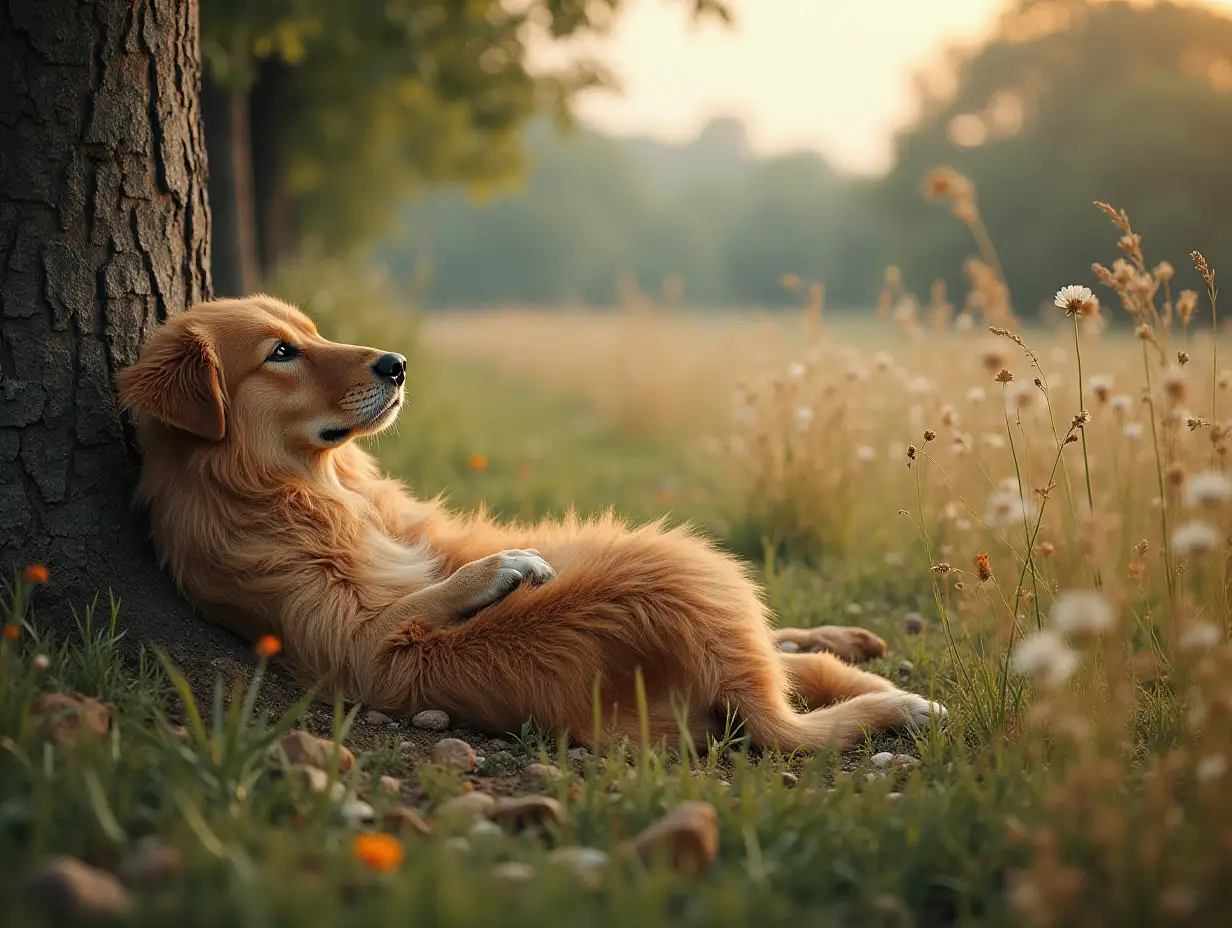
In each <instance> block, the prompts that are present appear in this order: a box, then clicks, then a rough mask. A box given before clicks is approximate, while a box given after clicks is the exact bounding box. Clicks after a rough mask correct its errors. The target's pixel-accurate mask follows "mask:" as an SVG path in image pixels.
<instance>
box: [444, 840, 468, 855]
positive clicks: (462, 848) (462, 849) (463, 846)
mask: <svg viewBox="0 0 1232 928" xmlns="http://www.w3.org/2000/svg"><path fill="white" fill-rule="evenodd" d="M470 849H471V843H470V842H469V841H467V840H466V839H465V838H450V839H449V840H448V841H446V842H445V850H447V851H453V852H454V853H455V854H465V853H466V852H467V851H469V850H470Z"/></svg>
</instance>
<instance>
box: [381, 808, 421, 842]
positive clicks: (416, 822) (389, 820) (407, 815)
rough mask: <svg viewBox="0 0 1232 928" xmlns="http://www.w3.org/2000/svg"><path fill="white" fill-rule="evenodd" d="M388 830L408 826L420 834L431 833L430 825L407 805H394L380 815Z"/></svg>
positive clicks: (398, 829)
mask: <svg viewBox="0 0 1232 928" xmlns="http://www.w3.org/2000/svg"><path fill="white" fill-rule="evenodd" d="M382 818H383V820H384V822H385V827H386V828H388V829H389V830H390V831H402V830H403V829H406V828H409V829H411V830H412V831H416V832H419V834H421V835H430V834H432V826H431V825H429V824H428V823H427V822H425V821H424V820H423V819H422V818H420V817H419V813H418V812H416V811H415V810H414V809H411V808H409V807H407V806H394V807H393V808H392V809H390V810H389V811H388V812H386V813H385V815H384V816H383V817H382Z"/></svg>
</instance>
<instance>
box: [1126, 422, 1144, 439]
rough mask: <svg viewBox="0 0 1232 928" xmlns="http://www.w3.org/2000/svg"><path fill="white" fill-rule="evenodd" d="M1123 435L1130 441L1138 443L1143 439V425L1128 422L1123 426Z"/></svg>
mask: <svg viewBox="0 0 1232 928" xmlns="http://www.w3.org/2000/svg"><path fill="white" fill-rule="evenodd" d="M1121 434H1122V435H1124V436H1125V437H1126V438H1128V439H1129V440H1130V441H1137V440H1138V439H1139V438H1141V437H1142V423H1141V422H1126V423H1125V424H1124V425H1123V426H1121Z"/></svg>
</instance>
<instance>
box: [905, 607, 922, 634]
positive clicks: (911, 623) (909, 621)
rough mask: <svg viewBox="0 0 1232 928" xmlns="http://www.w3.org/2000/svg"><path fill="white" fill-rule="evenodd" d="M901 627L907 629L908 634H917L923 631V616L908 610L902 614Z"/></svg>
mask: <svg viewBox="0 0 1232 928" xmlns="http://www.w3.org/2000/svg"><path fill="white" fill-rule="evenodd" d="M903 627H904V628H905V629H907V634H908V635H918V634H919V633H920V632H922V631H924V616H922V615H920V614H919V613H918V612H908V613H907V614H906V615H905V616H903Z"/></svg>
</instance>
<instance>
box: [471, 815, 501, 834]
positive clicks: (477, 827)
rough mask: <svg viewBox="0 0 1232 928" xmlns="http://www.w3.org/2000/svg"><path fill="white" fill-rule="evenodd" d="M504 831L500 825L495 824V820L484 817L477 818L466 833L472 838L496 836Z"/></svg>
mask: <svg viewBox="0 0 1232 928" xmlns="http://www.w3.org/2000/svg"><path fill="white" fill-rule="evenodd" d="M504 833H505V832H504V831H502V830H501V827H500V825H498V824H496V822H490V821H488V820H487V819H486V818H481V819H477V820H476V821H475V822H474V823H473V824H472V825H471V827H470V829H469V830H468V831H467V834H469V835H470V836H471V837H472V838H498V837H500V836H501V835H503V834H504Z"/></svg>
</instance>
